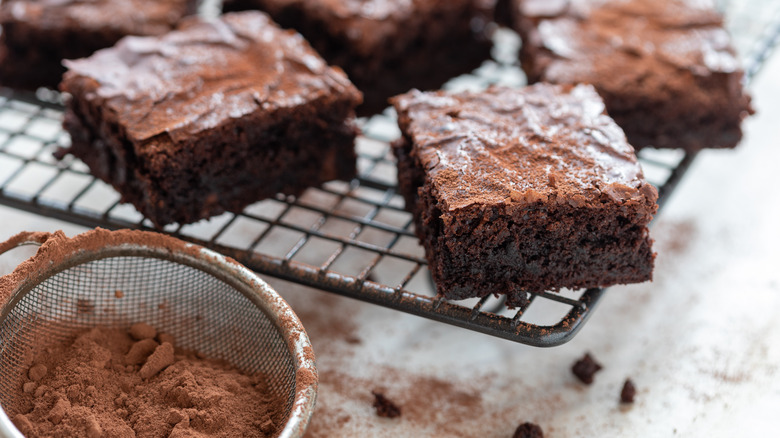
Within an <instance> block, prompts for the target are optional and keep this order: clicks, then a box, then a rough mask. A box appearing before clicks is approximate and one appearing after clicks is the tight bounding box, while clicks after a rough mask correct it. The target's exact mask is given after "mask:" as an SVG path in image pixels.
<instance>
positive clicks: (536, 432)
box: [512, 422, 544, 438]
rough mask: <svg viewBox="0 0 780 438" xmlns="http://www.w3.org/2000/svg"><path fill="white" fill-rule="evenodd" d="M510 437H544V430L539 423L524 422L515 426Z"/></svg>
mask: <svg viewBox="0 0 780 438" xmlns="http://www.w3.org/2000/svg"><path fill="white" fill-rule="evenodd" d="M512 438H544V432H542V428H541V427H539V425H537V424H534V423H528V422H526V423H523V424H521V425H519V426H517V429H515V433H514V434H513V435H512Z"/></svg>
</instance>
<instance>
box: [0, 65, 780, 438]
mask: <svg viewBox="0 0 780 438" xmlns="http://www.w3.org/2000/svg"><path fill="white" fill-rule="evenodd" d="M778 77H780V56H774V58H773V59H772V60H771V61H770V62H769V64H768V65H767V66H766V68H765V69H764V71H763V72H762V73H761V74H760V75H759V77H758V78H757V79H756V80H755V82H754V83H753V85H752V86H751V90H752V93H753V95H754V100H755V106H756V107H757V109H758V111H759V112H758V114H757V115H756V116H754V117H752V118H751V119H750V120H748V121H747V122H746V124H745V129H746V137H745V140H744V141H743V143H742V145H741V146H740V147H739V148H738V149H736V150H733V151H706V152H703V153H702V154H701V155H700V157H699V159H697V161H696V163H695V165H694V166H693V168H692V169H691V171H690V172H689V173H688V175H686V177H685V179H684V180H683V182H682V183H681V185H680V186H679V187H678V189H677V191H676V192H675V194H674V196H673V198H672V199H671V200H670V202H669V203H668V205H666V207H665V208H664V210H663V211H662V213H661V215H660V216H659V217H658V218H657V219H656V223H655V225H654V228H653V231H652V232H653V235H654V237H655V239H656V247H655V248H656V250H657V252H658V259H657V266H656V271H655V281H654V282H652V283H648V284H641V285H634V286H629V287H615V288H612V289H611V290H610V291H609V292H608V293H607V295H606V296H605V298H604V299H603V300H602V302H601V304H600V306H599V308H598V309H597V310H596V312H595V314H594V316H593V317H592V319H591V320H590V321H589V322H588V324H587V325H586V326H585V327H584V329H583V330H582V331H581V332H580V334H579V335H578V336H577V337H576V338H575V339H574V340H573V341H571V342H570V343H568V344H566V345H563V346H561V347H556V348H552V349H537V348H532V347H526V346H523V345H518V344H514V343H510V342H507V341H503V340H499V339H494V338H490V337H487V336H484V335H480V334H477V333H473V332H469V331H465V330H462V329H458V328H454V327H450V326H445V325H442V324H439V323H434V322H430V321H427V320H424V319H420V318H417V317H413V316H409V315H405V314H401V313H397V312H394V311H390V310H387V309H383V308H379V307H376V306H373V305H369V304H364V303H360V302H356V301H352V300H349V299H345V298H340V297H336V296H333V295H329V294H326V293H324V292H319V291H314V290H311V289H307V288H303V287H300V286H296V285H293V284H290V283H286V282H282V281H278V280H275V279H268V281H269V282H270V283H271V284H272V285H273V286H274V287H276V289H277V290H278V291H279V292H280V293H282V295H284V296H285V297H286V298H287V299H288V300H289V302H290V303H291V304H292V306H293V307H294V309H295V310H296V311H297V312H298V313H299V314H300V315H301V317H302V319H303V322H304V325H305V326H306V327H307V329H308V330H309V332H310V335H311V338H312V341H313V343H314V348H315V352H316V353H317V357H318V366H319V368H320V374H321V385H320V396H319V400H318V408H317V411H316V412H315V416H314V419H313V423H312V427H311V428H310V433H309V435H310V436H313V437H318V436H322V437H325V436H355V437H357V436H361V437H362V436H377V437H398V436H431V437H433V436H484V437H510V436H511V434H512V432H513V430H514V428H515V427H516V426H517V424H519V423H521V422H523V421H533V422H536V423H538V424H540V425H541V426H542V427H543V429H544V430H545V437H576V436H648V437H655V436H659V437H667V436H675V434H676V435H677V436H685V437H731V436H773V433H776V431H777V426H778V422H779V421H780V420H778V415H777V412H778V411H780V374H779V371H778V365H780V226H778V224H780V195H779V194H778V187H779V186H780V185H779V184H778V178H780V145H778V140H777V139H778V138H780V124H778V120H780V118H779V116H780V82H778V81H777V79H776V78H778ZM0 223H2V227H0V239H5V238H7V237H8V236H10V235H12V234H14V233H16V232H19V231H22V230H56V229H64V230H65V231H66V233H68V234H69V235H73V234H75V233H78V232H80V231H82V230H84V229H83V228H80V227H77V226H73V225H70V224H67V223H63V222H58V221H55V220H51V219H47V218H43V217H38V216H33V215H29V214H26V213H23V212H20V211H16V210H12V209H8V208H6V207H0ZM29 251H30V250H29V249H25V250H20V251H14V252H13V253H12V254H9V255H7V256H3V257H0V272H7V271H8V270H9V269H11V268H12V267H13V266H15V264H16V263H18V261H19V260H21V259H22V258H23V257H25V256H26V255H27V254H29ZM586 351H590V352H591V353H592V354H593V355H594V356H595V357H596V358H597V359H598V360H599V361H600V362H601V363H602V364H603V365H604V370H603V371H602V372H600V373H599V374H597V376H596V381H595V383H594V384H593V385H591V386H590V387H586V386H584V385H582V384H580V383H578V382H577V381H576V380H575V379H574V377H573V376H572V375H571V373H570V371H569V368H570V366H571V364H572V363H573V362H574V360H576V359H577V358H578V357H580V356H582V354H583V353H584V352H586ZM628 376H630V377H631V378H632V379H633V380H634V382H635V383H636V386H637V387H638V390H639V393H638V394H637V401H636V403H635V404H634V405H633V406H631V407H628V408H625V407H621V406H620V405H619V403H618V397H619V392H620V387H621V386H622V383H623V380H624V379H625V378H626V377H628ZM371 390H381V391H383V392H384V393H385V394H386V395H387V396H388V397H389V398H390V399H392V400H394V401H396V402H397V403H398V404H399V405H400V406H401V408H402V410H403V415H402V416H401V418H399V419H394V420H389V419H382V418H378V417H376V415H375V414H374V411H373V408H372V407H371V402H372V396H371V393H370V391H371ZM773 428H774V431H773Z"/></svg>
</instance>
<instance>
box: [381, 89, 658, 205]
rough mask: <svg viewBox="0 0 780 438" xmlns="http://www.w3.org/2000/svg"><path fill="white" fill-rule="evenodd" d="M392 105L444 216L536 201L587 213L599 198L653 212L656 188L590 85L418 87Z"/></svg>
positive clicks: (413, 154)
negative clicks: (444, 89) (583, 208)
mask: <svg viewBox="0 0 780 438" xmlns="http://www.w3.org/2000/svg"><path fill="white" fill-rule="evenodd" d="M393 103H394V105H395V107H396V110H398V113H399V123H400V125H401V131H402V132H403V133H404V135H405V137H406V138H407V140H409V141H411V143H412V145H413V147H412V150H411V155H412V156H413V157H416V159H417V160H418V162H419V163H420V165H421V166H422V167H423V168H424V169H425V170H426V171H427V176H428V180H429V181H430V183H431V184H432V186H433V189H434V192H435V193H436V196H437V198H438V200H439V201H440V203H441V205H440V206H441V208H442V210H443V211H453V210H457V209H461V208H465V207H468V206H470V205H475V204H476V205H487V206H490V205H497V204H507V205H516V206H522V205H526V204H530V203H534V202H537V201H543V202H558V203H568V204H570V205H572V206H585V205H587V204H589V203H600V202H602V200H603V199H604V197H603V196H600V195H601V194H606V195H607V196H608V197H609V198H611V199H613V200H615V201H616V202H619V203H623V202H635V203H637V204H638V205H640V208H643V209H645V210H644V211H645V212H646V213H652V212H654V211H655V201H656V199H657V192H656V190H655V188H653V187H652V186H651V185H649V184H648V183H647V182H645V180H644V176H643V174H642V169H641V168H640V166H639V163H638V162H637V159H636V156H635V154H634V150H633V148H632V147H631V146H630V145H629V144H628V143H627V142H626V137H625V135H624V134H623V131H622V130H621V129H620V128H619V127H618V126H617V125H616V124H615V122H614V121H612V119H611V118H609V116H607V115H606V113H605V111H604V104H603V102H602V100H601V98H600V97H599V96H598V94H596V91H595V90H594V89H593V87H592V86H590V85H577V86H566V85H549V84H536V85H533V86H530V87H526V88H524V89H509V88H501V87H494V88H489V89H488V90H487V91H483V92H464V93H458V94H448V93H445V92H442V91H437V92H426V93H423V92H419V91H416V90H415V91H412V92H409V93H407V94H405V95H402V96H398V97H396V98H394V99H393ZM642 206H643V207H642Z"/></svg>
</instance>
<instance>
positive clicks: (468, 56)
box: [223, 0, 496, 115]
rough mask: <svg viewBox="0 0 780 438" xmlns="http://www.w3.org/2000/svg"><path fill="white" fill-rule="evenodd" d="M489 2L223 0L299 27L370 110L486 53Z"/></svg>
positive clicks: (464, 68)
mask: <svg viewBox="0 0 780 438" xmlns="http://www.w3.org/2000/svg"><path fill="white" fill-rule="evenodd" d="M495 1H496V0H449V1H442V0H365V1H335V0H306V1H302V0H225V1H224V6H223V8H224V9H225V10H226V11H236V10H245V9H261V10H263V11H266V12H268V13H269V14H270V15H271V16H272V17H273V18H274V20H276V21H277V22H278V23H279V24H281V25H282V26H284V27H290V28H293V29H296V30H298V31H299V32H301V33H302V34H303V36H304V37H306V39H308V40H309V41H310V42H311V44H312V46H313V47H314V48H315V49H317V51H319V53H321V54H322V56H323V57H324V58H325V59H326V60H327V61H328V62H329V63H331V64H333V65H338V66H340V67H342V68H343V69H344V71H346V72H347V75H348V76H349V78H350V79H351V80H352V81H353V82H354V83H355V85H356V86H357V87H358V89H360V91H362V92H363V94H364V95H365V102H364V104H363V105H361V106H360V107H359V108H358V113H359V114H360V115H370V114H373V113H376V112H379V111H381V110H383V109H384V108H386V107H387V106H388V102H387V99H388V98H389V97H391V96H394V95H396V94H399V93H404V92H406V91H408V90H410V89H412V88H418V89H435V88H438V87H439V86H441V85H442V84H443V83H444V82H446V81H447V80H448V79H450V78H452V77H455V76H458V75H460V74H463V73H468V72H470V71H471V70H473V69H474V68H476V67H478V66H479V65H480V64H481V63H482V61H484V60H485V59H487V58H488V57H489V56H490V48H491V42H490V30H491V29H492V26H491V24H490V22H491V20H492V16H493V7H494V6H495Z"/></svg>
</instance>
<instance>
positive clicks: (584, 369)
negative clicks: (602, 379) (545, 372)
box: [571, 353, 601, 385]
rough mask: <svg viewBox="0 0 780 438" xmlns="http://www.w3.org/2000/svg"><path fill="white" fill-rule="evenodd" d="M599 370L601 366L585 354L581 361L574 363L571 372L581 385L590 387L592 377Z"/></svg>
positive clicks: (588, 354)
mask: <svg viewBox="0 0 780 438" xmlns="http://www.w3.org/2000/svg"><path fill="white" fill-rule="evenodd" d="M599 370H601V364H599V363H598V362H596V361H595V360H593V358H592V357H591V356H590V353H585V356H583V357H582V359H580V360H578V361H577V362H575V363H574V366H573V367H571V372H572V373H574V375H575V376H577V378H578V379H580V381H581V382H582V383H585V384H587V385H590V384H591V383H593V375H594V374H596V373H597V372H598V371H599Z"/></svg>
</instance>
